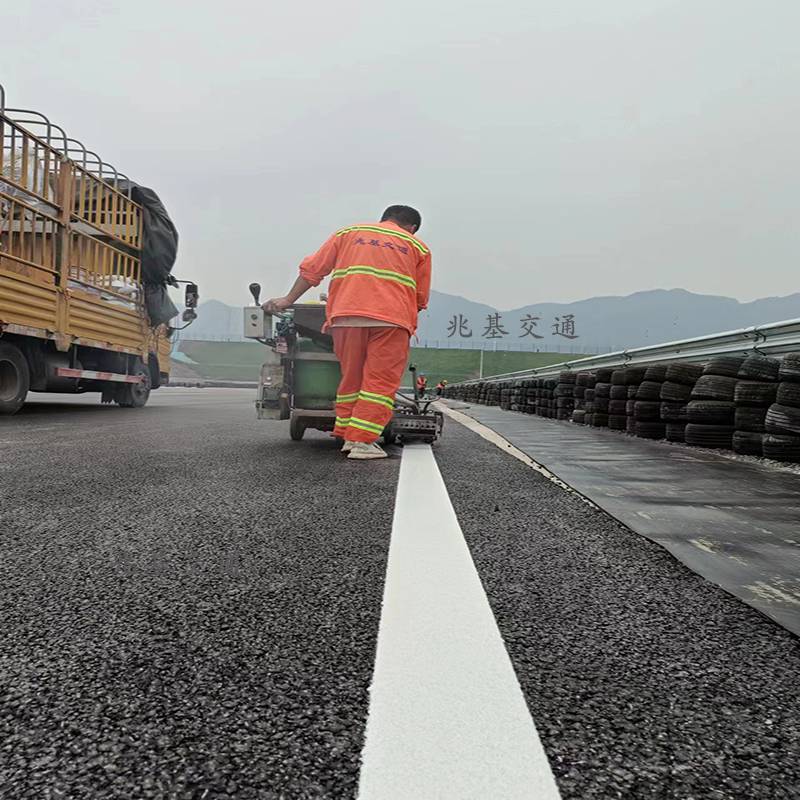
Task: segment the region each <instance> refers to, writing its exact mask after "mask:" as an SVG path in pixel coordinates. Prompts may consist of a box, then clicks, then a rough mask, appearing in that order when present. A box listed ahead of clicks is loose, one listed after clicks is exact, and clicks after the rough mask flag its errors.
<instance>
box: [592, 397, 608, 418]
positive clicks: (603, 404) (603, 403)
mask: <svg viewBox="0 0 800 800" xmlns="http://www.w3.org/2000/svg"><path fill="white" fill-rule="evenodd" d="M609 402H610V400H609V399H608V398H607V397H595V399H594V410H595V413H600V414H608V404H609Z"/></svg>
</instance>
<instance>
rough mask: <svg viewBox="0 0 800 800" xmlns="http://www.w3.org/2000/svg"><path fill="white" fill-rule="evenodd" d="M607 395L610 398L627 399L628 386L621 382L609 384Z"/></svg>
mask: <svg viewBox="0 0 800 800" xmlns="http://www.w3.org/2000/svg"><path fill="white" fill-rule="evenodd" d="M608 396H609V397H610V398H611V399H612V400H627V399H628V387H627V386H622V385H621V384H615V383H612V384H611V390H610V391H609V394H608Z"/></svg>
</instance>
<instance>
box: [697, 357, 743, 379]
mask: <svg viewBox="0 0 800 800" xmlns="http://www.w3.org/2000/svg"><path fill="white" fill-rule="evenodd" d="M746 358H747V356H717V357H716V358H712V359H711V361H709V362H708V364H706V366H705V369H704V370H703V375H718V376H720V377H723V376H724V377H728V378H736V377H737V376H738V375H739V370H740V369H741V368H742V364H744V362H745V359H746Z"/></svg>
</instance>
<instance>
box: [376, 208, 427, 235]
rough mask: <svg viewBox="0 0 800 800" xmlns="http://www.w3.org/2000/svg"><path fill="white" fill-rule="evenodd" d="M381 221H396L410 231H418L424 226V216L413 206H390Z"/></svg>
mask: <svg viewBox="0 0 800 800" xmlns="http://www.w3.org/2000/svg"><path fill="white" fill-rule="evenodd" d="M381 222H394V223H395V224H397V225H399V226H400V227H401V228H404V229H405V230H407V231H408V232H409V233H416V232H417V231H418V230H419V229H420V228H421V227H422V216H421V214H420V213H419V211H417V209H416V208H411V206H389V208H387V209H386V211H384V212H383V216H382V217H381Z"/></svg>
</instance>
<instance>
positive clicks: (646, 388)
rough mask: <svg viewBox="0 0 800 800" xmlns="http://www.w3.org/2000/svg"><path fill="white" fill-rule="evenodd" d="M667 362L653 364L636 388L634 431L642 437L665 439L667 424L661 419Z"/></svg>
mask: <svg viewBox="0 0 800 800" xmlns="http://www.w3.org/2000/svg"><path fill="white" fill-rule="evenodd" d="M667 366H668V365H667V364H653V366H652V367H648V368H647V370H646V371H645V373H644V380H643V381H642V382H641V383H640V384H639V387H638V388H637V390H636V401H635V403H634V406H633V419H634V424H633V432H634V434H635V435H636V436H638V437H639V438H641V439H663V438H664V436H665V433H666V424H665V423H664V422H663V421H662V420H661V387H662V385H663V383H664V381H665V379H666V377H667Z"/></svg>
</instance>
